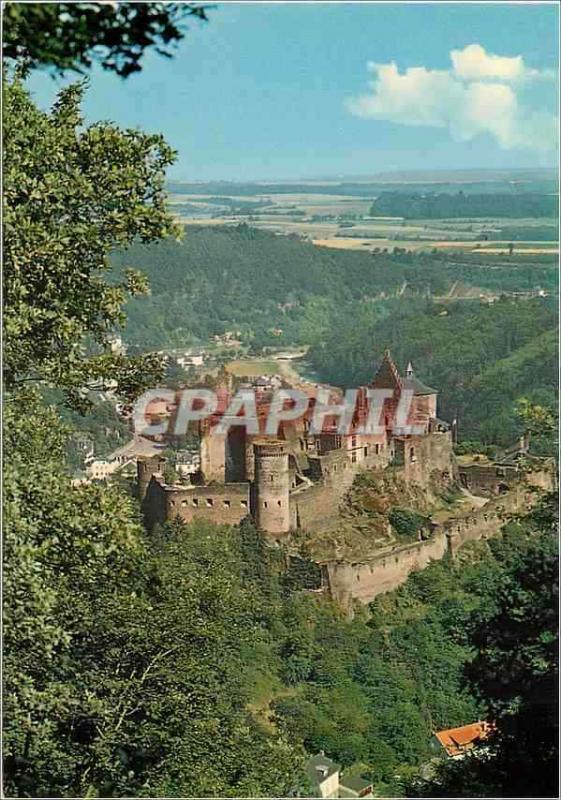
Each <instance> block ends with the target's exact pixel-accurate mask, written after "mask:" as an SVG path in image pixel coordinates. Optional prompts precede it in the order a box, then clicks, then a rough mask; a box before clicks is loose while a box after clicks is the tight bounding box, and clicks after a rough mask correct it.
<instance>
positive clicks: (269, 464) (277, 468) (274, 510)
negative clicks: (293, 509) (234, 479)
mask: <svg viewBox="0 0 561 800" xmlns="http://www.w3.org/2000/svg"><path fill="white" fill-rule="evenodd" d="M253 451H254V454H255V483H254V501H255V508H254V516H255V523H256V525H257V527H258V528H260V529H261V530H262V531H266V532H267V533H273V534H278V533H288V531H289V530H290V506H289V491H290V473H289V468H288V450H287V446H286V442H283V441H281V440H279V439H268V440H266V439H261V440H260V441H257V442H255V443H254V445H253Z"/></svg>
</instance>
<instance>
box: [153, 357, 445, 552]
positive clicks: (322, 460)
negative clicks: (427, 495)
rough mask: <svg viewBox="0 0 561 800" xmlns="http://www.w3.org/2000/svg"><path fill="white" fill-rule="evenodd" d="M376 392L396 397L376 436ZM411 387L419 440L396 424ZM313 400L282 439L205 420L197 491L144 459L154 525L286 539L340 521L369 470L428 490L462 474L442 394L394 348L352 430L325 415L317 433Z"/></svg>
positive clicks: (261, 409) (284, 427)
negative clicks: (227, 527) (210, 525)
mask: <svg viewBox="0 0 561 800" xmlns="http://www.w3.org/2000/svg"><path fill="white" fill-rule="evenodd" d="M369 388H371V389H383V390H386V391H387V394H388V395H390V396H389V397H388V398H387V399H386V400H384V404H383V407H382V411H381V419H380V423H381V424H380V431H381V432H379V433H376V434H371V433H362V432H361V429H362V428H363V427H364V426H363V424H362V423H363V422H364V420H365V419H366V418H367V416H368V413H369V411H370V408H369V395H368V392H367V390H368V389H369ZM404 391H406V392H408V393H409V395H410V397H411V404H410V407H409V414H408V419H407V423H408V425H410V426H414V430H415V434H411V433H403V432H402V431H403V424H402V427H399V426H398V424H397V422H398V420H397V416H398V415H397V409H398V406H399V401H400V398H401V395H402V393H403V392H404ZM314 400H315V398H314V397H313V396H311V397H310V404H309V409H308V412H307V413H305V414H303V415H302V417H301V418H300V419H298V420H295V421H294V422H283V423H281V426H280V428H279V432H278V436H277V437H276V438H274V439H272V438H270V437H265V436H263V435H262V434H258V435H248V434H247V432H246V430H245V429H244V428H243V427H239V426H238V427H236V426H234V427H231V428H230V429H229V431H228V433H227V434H223V433H220V432H219V430H218V426H217V425H216V421H217V418H218V417H220V414H218V415H215V417H214V418H211V419H208V420H205V421H204V423H202V424H201V426H200V430H199V434H200V473H199V475H198V476H197V478H196V479H195V480H194V481H193V483H192V484H190V485H187V486H185V485H180V484H178V483H173V484H168V483H166V481H165V480H164V468H165V460H164V459H162V458H161V457H159V456H154V457H152V458H149V459H145V460H141V461H139V462H138V486H139V494H140V497H141V500H142V502H143V507H144V510H145V513H146V517H147V521H148V524H149V525H154V524H155V523H157V522H163V521H165V520H167V519H171V518H174V517H180V518H181V519H182V520H184V521H186V522H190V521H191V520H193V519H195V518H202V519H208V520H211V521H213V522H218V523H228V524H237V523H239V522H240V521H241V520H242V519H244V517H247V516H248V515H249V516H251V518H252V519H253V520H254V522H255V524H256V525H257V527H258V528H260V529H261V530H262V531H264V532H265V533H266V534H267V535H268V536H269V538H271V539H272V540H277V541H281V540H282V539H283V538H284V537H286V536H287V535H288V534H289V532H290V531H291V530H297V529H298V528H305V529H307V530H311V529H314V528H318V527H321V526H322V525H325V524H326V523H327V522H328V521H329V520H332V519H333V518H334V517H335V516H336V514H337V510H338V507H339V504H340V502H341V499H342V497H343V495H344V494H345V492H346V491H347V490H348V489H349V487H350V486H351V484H352V482H353V480H354V477H355V475H356V473H357V471H358V470H359V469H361V468H369V469H384V468H386V467H389V466H394V467H397V468H399V469H400V470H401V471H402V472H403V475H404V477H405V479H406V480H408V481H413V482H415V483H419V484H427V482H428V481H429V480H430V479H431V476H434V474H435V473H436V475H437V477H438V480H439V481H441V482H444V483H449V482H451V481H453V480H454V478H455V477H456V467H455V462H454V457H453V450H452V438H451V432H450V428H449V425H448V424H447V423H445V422H443V421H442V420H439V419H438V417H437V391H436V390H435V389H432V388H430V387H429V386H426V385H425V384H424V383H422V382H421V381H420V380H419V379H418V378H417V377H416V376H415V374H414V372H413V368H412V366H411V364H409V366H408V367H407V370H406V373H405V375H404V376H401V375H400V374H399V372H398V370H397V367H396V365H395V364H394V362H393V360H392V358H391V355H390V353H389V352H388V351H386V352H385V354H384V358H383V360H382V363H381V365H380V368H379V369H378V371H377V373H376V375H375V377H374V379H373V381H372V383H371V384H370V385H369V386H367V387H361V388H360V389H359V390H358V392H357V401H356V407H355V415H354V418H353V420H352V424H351V425H350V428H349V432H348V433H345V434H341V433H339V432H338V429H337V421H338V420H337V418H336V417H335V415H333V416H332V417H330V416H329V415H328V416H327V417H326V420H325V424H324V426H323V428H322V431H321V432H320V433H312V432H311V431H310V420H311V415H312V413H313V408H314ZM269 406H270V399H269V398H268V397H267V395H266V393H265V394H263V395H261V397H260V399H259V403H258V407H257V412H258V418H259V420H260V421H262V420H264V419H265V418H266V415H267V412H268V410H269ZM261 428H262V429H264V425H261Z"/></svg>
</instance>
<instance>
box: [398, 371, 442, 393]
mask: <svg viewBox="0 0 561 800" xmlns="http://www.w3.org/2000/svg"><path fill="white" fill-rule="evenodd" d="M401 383H402V386H403V388H404V389H409V390H413V394H415V395H427V394H438V392H437V391H436V389H432V388H431V387H430V386H427V385H426V383H423V382H422V381H420V380H419V379H418V378H416V377H415V376H414V375H412V376H411V377H410V378H402V379H401Z"/></svg>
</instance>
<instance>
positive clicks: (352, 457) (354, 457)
mask: <svg viewBox="0 0 561 800" xmlns="http://www.w3.org/2000/svg"><path fill="white" fill-rule="evenodd" d="M351 461H352V463H353V464H356V453H353V454H352V455H351Z"/></svg>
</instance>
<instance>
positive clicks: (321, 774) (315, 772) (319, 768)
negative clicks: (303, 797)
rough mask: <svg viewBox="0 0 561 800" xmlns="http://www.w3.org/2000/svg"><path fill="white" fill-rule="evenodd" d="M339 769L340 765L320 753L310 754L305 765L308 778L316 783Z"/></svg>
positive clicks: (321, 781)
mask: <svg viewBox="0 0 561 800" xmlns="http://www.w3.org/2000/svg"><path fill="white" fill-rule="evenodd" d="M340 771H341V765H340V764H336V763H335V761H332V760H331V759H330V758H328V757H327V756H324V755H323V754H322V753H317V754H316V755H315V756H312V757H311V758H310V760H309V761H308V764H307V765H306V773H307V775H308V777H309V778H310V780H312V781H313V782H314V783H316V784H320V783H323V781H325V780H326V779H327V778H329V777H331V775H334V774H335V773H336V772H340Z"/></svg>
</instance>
